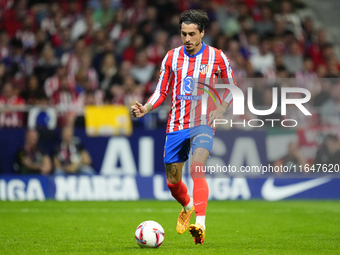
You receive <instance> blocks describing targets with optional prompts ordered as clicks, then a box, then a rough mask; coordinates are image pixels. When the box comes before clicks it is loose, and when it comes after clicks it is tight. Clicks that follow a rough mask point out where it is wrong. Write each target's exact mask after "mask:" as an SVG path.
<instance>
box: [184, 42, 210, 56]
mask: <svg viewBox="0 0 340 255" xmlns="http://www.w3.org/2000/svg"><path fill="white" fill-rule="evenodd" d="M182 47H183V51H184V53H185V55H187V56H188V57H189V58H195V57H196V56H198V55H199V54H201V53H202V52H203V51H204V50H205V47H207V45H206V44H205V43H204V42H202V48H201V49H200V50H199V52H197V53H196V54H195V55H193V56H192V55H189V54H188V53H187V51H186V50H185V47H184V46H182Z"/></svg>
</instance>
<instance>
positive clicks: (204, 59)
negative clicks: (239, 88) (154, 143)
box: [147, 43, 236, 133]
mask: <svg viewBox="0 0 340 255" xmlns="http://www.w3.org/2000/svg"><path fill="white" fill-rule="evenodd" d="M218 77H221V78H222V79H223V83H224V84H231V85H235V86H236V82H235V79H234V75H233V72H232V69H231V66H230V62H229V59H228V58H227V57H226V55H225V54H224V53H223V52H222V51H221V50H217V49H215V48H213V47H211V46H209V45H206V44H205V43H203V45H202V48H201V50H200V51H199V52H198V53H196V54H195V55H194V56H191V55H189V54H188V53H187V52H186V51H185V48H184V46H181V47H178V48H175V49H172V50H170V51H169V52H168V53H167V55H166V56H165V57H164V59H163V62H162V65H161V71H160V76H159V81H158V84H157V87H156V90H155V91H154V93H153V94H152V95H151V97H150V98H149V100H148V101H147V103H150V104H152V105H153V109H155V108H156V107H158V106H159V105H160V104H161V103H162V102H163V101H164V99H165V98H166V96H167V94H168V93H169V91H170V89H171V109H170V113H169V118H168V125H167V130H166V132H167V133H171V132H174V131H178V130H183V129H187V128H192V127H194V126H197V125H206V124H207V123H208V121H209V118H208V116H209V112H210V111H212V110H215V109H216V105H215V103H214V99H212V98H211V96H209V93H210V92H209V91H211V90H210V89H209V88H207V87H205V89H204V90H203V88H201V89H198V87H199V82H198V81H200V82H202V83H205V84H209V86H211V87H214V85H215V84H216V82H217V79H218ZM193 80H194V81H195V83H197V84H195V85H194V86H193V84H191V85H189V87H188V82H191V81H193ZM190 86H191V87H190ZM200 87H202V86H200ZM210 94H211V93H210ZM203 96H204V97H206V98H207V100H206V102H207V105H206V106H203V107H205V109H207V110H208V112H207V114H206V115H205V114H204V115H203V114H202V108H203V107H202V100H201V98H202V97H203ZM232 99H233V97H232V94H231V93H230V91H229V90H228V89H226V90H225V92H224V95H223V99H222V100H223V101H225V102H227V103H228V104H231V103H232Z"/></svg>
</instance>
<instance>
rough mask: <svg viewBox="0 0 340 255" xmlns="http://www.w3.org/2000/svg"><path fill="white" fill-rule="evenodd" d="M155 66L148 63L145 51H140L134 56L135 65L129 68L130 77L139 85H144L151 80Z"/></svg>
mask: <svg viewBox="0 0 340 255" xmlns="http://www.w3.org/2000/svg"><path fill="white" fill-rule="evenodd" d="M154 70H155V65H154V64H152V63H150V62H149V61H148V55H147V53H146V52H145V51H140V52H138V53H137V55H136V64H135V65H133V66H132V67H131V71H130V72H131V75H132V76H133V78H135V79H136V80H137V81H138V82H139V83H141V84H142V85H145V84H146V83H147V82H149V81H150V80H151V78H152V75H153V71H154Z"/></svg>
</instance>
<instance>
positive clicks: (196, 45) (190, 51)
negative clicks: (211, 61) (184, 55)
mask: <svg viewBox="0 0 340 255" xmlns="http://www.w3.org/2000/svg"><path fill="white" fill-rule="evenodd" d="M200 44H201V42H198V43H196V44H192V47H191V48H190V49H188V48H185V49H186V51H187V52H188V53H192V52H195V51H196V49H197V47H198V46H199V45H200ZM196 53H197V52H196Z"/></svg>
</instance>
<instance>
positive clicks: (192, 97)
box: [177, 95, 202, 101]
mask: <svg viewBox="0 0 340 255" xmlns="http://www.w3.org/2000/svg"><path fill="white" fill-rule="evenodd" d="M177 99H178V100H196V101H198V100H202V97H201V96H186V95H177Z"/></svg>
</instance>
